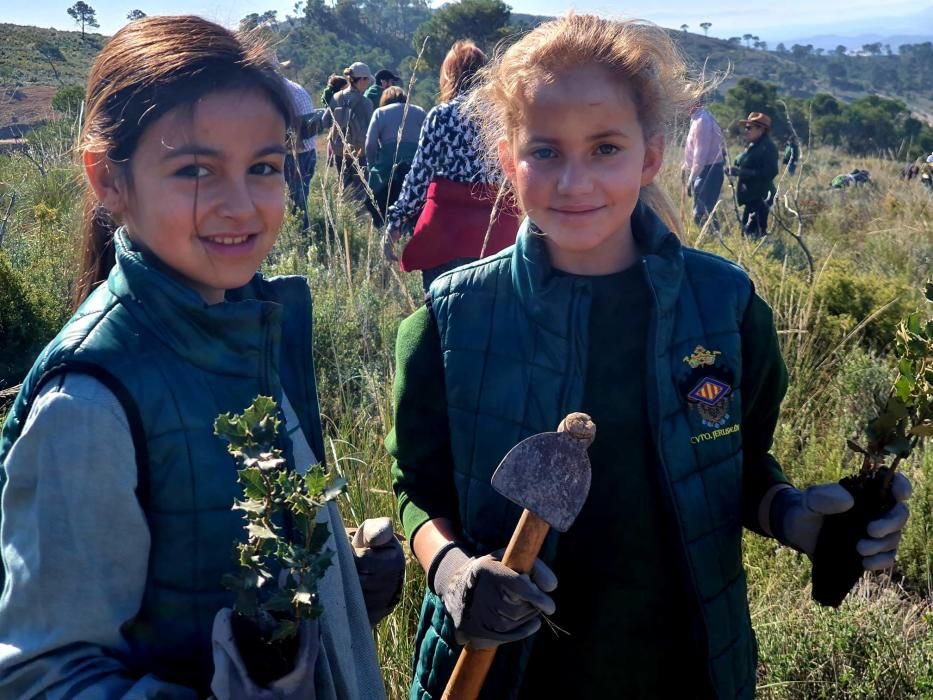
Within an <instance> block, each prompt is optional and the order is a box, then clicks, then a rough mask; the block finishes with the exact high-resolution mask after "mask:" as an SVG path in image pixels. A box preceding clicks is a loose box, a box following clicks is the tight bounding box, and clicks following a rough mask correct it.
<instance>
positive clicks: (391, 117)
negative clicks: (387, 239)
mask: <svg viewBox="0 0 933 700" xmlns="http://www.w3.org/2000/svg"><path fill="white" fill-rule="evenodd" d="M376 75H377V76H378V75H379V74H378V73H377V74H376ZM424 117H425V114H424V110H423V109H421V107H419V106H418V105H413V104H410V103H409V102H408V96H407V95H406V94H405V91H404V90H402V88H400V87H398V86H395V85H393V86H391V87H388V88H386V89H385V90H384V91H383V93H382V97H381V98H380V106H379V109H377V110H376V111H375V112H373V118H372V121H370V122H369V130H368V131H367V132H366V163H367V164H368V166H369V189H370V190H371V191H372V199H373V201H369V200H368V199H367V204H368V205H369V209H370V213H371V214H372V216H373V221H374V222H375V224H376V226H377V227H380V228H381V227H382V226H383V224H384V223H385V219H384V217H385V211H386V209H387V208H388V207H389V206H391V205H392V204H394V203H395V200H396V199H398V195H399V192H400V191H401V189H402V183H403V182H404V181H405V176H406V175H407V174H408V171H409V169H410V168H411V162H412V160H414V157H415V152H416V151H417V150H418V136H419V134H420V133H421V126H422V124H424Z"/></svg>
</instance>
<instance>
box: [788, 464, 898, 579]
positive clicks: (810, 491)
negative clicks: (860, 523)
mask: <svg viewBox="0 0 933 700" xmlns="http://www.w3.org/2000/svg"><path fill="white" fill-rule="evenodd" d="M911 490H912V487H911V484H910V480H909V479H908V478H907V477H906V476H904V475H903V474H901V473H900V472H897V473H896V474H895V475H894V479H893V481H892V482H891V494H892V495H893V496H894V500H895V501H896V502H897V503H896V505H895V506H894V507H893V508H892V509H891V510H889V511H888V512H887V513H885V515H884V516H882V517H881V518H879V519H878V520H873V521H872V522H870V523H869V524H868V527H867V528H866V532H867V534H868V537H866V538H864V539H861V540H859V541H858V544H857V545H856V547H855V548H856V550H857V551H858V553H859V554H861V555H862V557H864V558H863V559H862V564H863V565H864V566H865V568H866V569H868V570H869V571H880V570H882V569H887V568H889V567H891V566H892V565H893V564H894V557H895V555H896V554H897V547H898V544H900V541H901V531H902V530H903V529H904V525H905V524H906V522H907V517H908V515H909V511H908V510H907V506H906V505H905V504H904V501H906V500H907V499H908V498H910V493H911ZM853 505H855V499H854V498H853V497H852V494H851V493H849V492H848V491H846V489H844V488H843V487H842V486H840V485H839V484H820V485H818V486H811V487H809V488H807V489H804V490H803V491H799V490H797V489H795V488H786V489H783V490H782V491H779V492H778V493H777V494H775V496H774V501H773V503H772V504H771V528H772V531H773V532H774V536H775V537H776V538H777V539H778V541H780V542H781V543H783V544H786V545H787V546H789V547H793V548H794V549H796V550H797V551H798V552H803V553H804V554H806V555H807V556H812V555H813V552H814V551H816V541H817V538H818V537H819V534H820V528H822V527H823V516H824V515H835V514H837V513H844V512H845V511H847V510H849V509H850V508H851V507H852V506H853Z"/></svg>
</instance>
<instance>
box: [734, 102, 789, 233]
mask: <svg viewBox="0 0 933 700" xmlns="http://www.w3.org/2000/svg"><path fill="white" fill-rule="evenodd" d="M739 124H741V125H742V129H743V132H742V133H743V135H744V136H745V141H746V144H747V145H746V146H745V150H744V151H743V152H742V153H741V154H740V155H739V157H738V158H736V159H735V165H734V166H733V167H731V168H729V175H731V176H732V177H737V178H738V179H739V183H738V187H737V192H736V195H737V199H738V203H739V205H740V206H744V207H745V209H744V210H743V212H742V232H743V233H744V234H745V235H746V236H751V237H752V238H761V237H762V236H764V235H765V234H767V233H768V213H769V212H770V210H771V202H772V201H773V199H774V178H775V177H777V174H778V152H777V148H776V147H775V145H774V141H772V140H771V136H770V135H769V134H770V131H771V117H769V116H768V115H767V114H762V113H761V112H752V113H751V114H749V115H748V119H742V120H740V121H739Z"/></svg>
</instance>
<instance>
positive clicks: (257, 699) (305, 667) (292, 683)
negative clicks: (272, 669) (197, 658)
mask: <svg viewBox="0 0 933 700" xmlns="http://www.w3.org/2000/svg"><path fill="white" fill-rule="evenodd" d="M232 617H233V611H232V610H231V609H230V608H222V609H221V610H218V611H217V615H215V616H214V628H213V630H212V635H211V645H212V647H213V657H214V676H213V677H212V678H211V692H213V693H214V697H216V698H217V700H314V697H315V690H314V666H315V664H316V663H317V657H318V654H319V653H320V651H321V632H320V626H319V624H318V621H317V620H302V622H301V626H300V627H299V630H298V655H297V656H296V658H295V668H294V669H292V671H291V672H289V673H287V674H286V675H284V676H282V677H281V678H278V679H276V680H274V681H272V683H270V684H269V685H268V686H266V687H260V686H258V685H256V683H255V682H253V680H252V679H251V678H250V677H249V673H248V672H247V670H246V665H245V664H244V663H243V658H242V657H241V656H240V650H239V649H237V645H236V639H235V638H234V636H233V627H232V626H231V619H232Z"/></svg>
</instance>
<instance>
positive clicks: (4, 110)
mask: <svg viewBox="0 0 933 700" xmlns="http://www.w3.org/2000/svg"><path fill="white" fill-rule="evenodd" d="M56 90H57V88H56V87H54V86H52V85H30V86H25V87H16V88H5V89H2V91H0V140H7V139H17V138H19V137H20V136H22V134H24V133H25V132H27V131H29V130H30V129H33V128H35V127H37V126H40V125H41V124H43V123H44V122H46V121H47V120H48V119H49V117H50V116H51V114H52V98H53V97H55V92H56Z"/></svg>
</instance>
